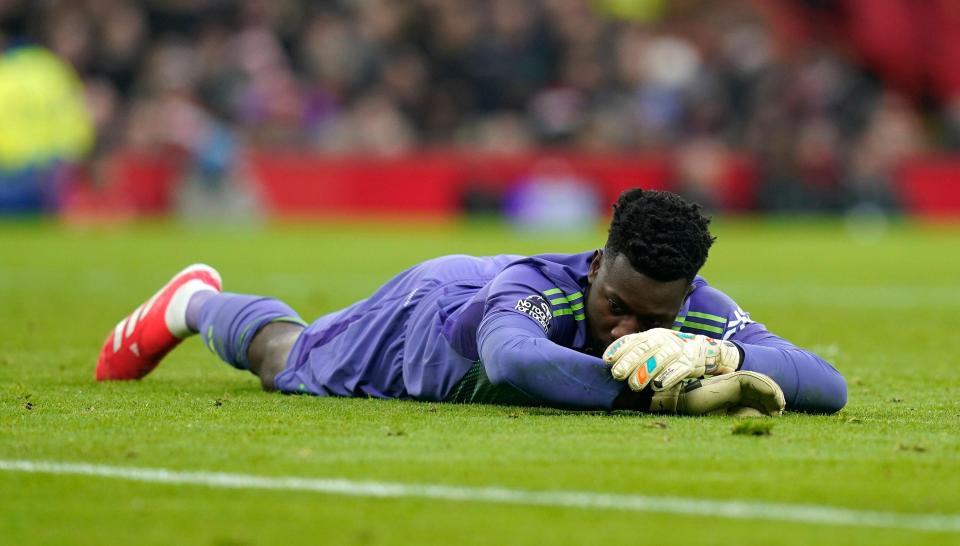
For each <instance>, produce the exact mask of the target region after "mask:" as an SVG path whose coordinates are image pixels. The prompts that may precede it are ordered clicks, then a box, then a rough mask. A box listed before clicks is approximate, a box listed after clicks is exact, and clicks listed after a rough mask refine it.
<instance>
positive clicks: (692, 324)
mask: <svg viewBox="0 0 960 546" xmlns="http://www.w3.org/2000/svg"><path fill="white" fill-rule="evenodd" d="M677 322H678V323H680V324H679V326H678V325H674V326H673V329H674V330H680V329H681V328H691V329H694V330H703V331H704V332H712V333H714V334H722V333H723V328H721V327H719V326H713V325H711V324H704V323H702V322H696V321H692V320H687V319H686V317H678V318H677ZM724 322H725V321H724Z"/></svg>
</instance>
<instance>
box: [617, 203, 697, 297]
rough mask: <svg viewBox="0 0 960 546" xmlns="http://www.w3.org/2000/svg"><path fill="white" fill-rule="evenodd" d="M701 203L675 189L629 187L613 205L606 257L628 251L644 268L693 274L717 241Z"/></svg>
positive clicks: (666, 275) (664, 277) (659, 275)
mask: <svg viewBox="0 0 960 546" xmlns="http://www.w3.org/2000/svg"><path fill="white" fill-rule="evenodd" d="M701 211H702V209H701V208H700V205H698V204H696V203H690V202H688V201H686V200H684V199H683V198H682V197H680V196H679V195H677V194H675V193H670V192H667V191H654V190H647V191H644V190H642V189H640V188H635V189H631V190H627V191H625V192H623V193H622V194H620V198H619V199H617V202H616V203H615V204H614V205H613V220H611V221H610V232H609V235H608V236H607V244H606V246H605V248H604V253H605V256H606V258H608V259H613V258H614V257H616V255H617V254H623V255H624V256H626V257H627V259H628V260H629V261H630V265H632V266H633V268H634V269H636V270H637V271H638V272H639V273H642V274H643V275H646V276H647V277H650V278H651V279H654V280H657V281H661V282H670V281H675V280H677V279H687V280H688V281H690V280H693V278H694V277H695V276H696V275H697V271H699V270H700V268H701V267H703V264H704V263H705V262H706V261H707V253H708V252H709V250H710V246H711V245H712V244H713V241H714V237H713V236H712V235H710V230H709V229H708V226H709V225H710V219H709V218H707V217H705V216H704V215H703V214H702V213H701Z"/></svg>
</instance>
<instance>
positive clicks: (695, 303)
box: [681, 286, 847, 413]
mask: <svg viewBox="0 0 960 546" xmlns="http://www.w3.org/2000/svg"><path fill="white" fill-rule="evenodd" d="M688 309H689V310H688V312H687V314H686V316H685V317H682V318H681V319H682V330H683V331H685V332H690V333H695V334H706V335H709V336H711V337H718V338H719V337H721V336H722V337H723V338H724V339H727V340H729V341H732V342H733V343H734V344H736V345H737V346H738V347H739V348H740V349H741V351H742V353H743V355H742V361H741V363H740V367H739V369H740V370H745V371H754V372H759V373H762V374H764V375H767V376H769V377H771V378H773V380H774V381H776V382H777V384H778V385H780V388H781V389H783V393H784V395H785V396H786V401H787V409H788V410H790V411H803V412H810V413H835V412H837V411H840V409H842V408H843V406H844V405H846V403H847V383H846V381H845V380H844V379H843V376H842V375H840V373H839V372H837V370H835V369H834V368H833V366H831V365H830V364H829V363H827V361H825V360H824V359H822V358H820V357H819V356H817V355H816V354H814V353H813V352H811V351H807V350H805V349H801V348H799V347H797V346H795V345H793V344H792V343H790V342H789V341H787V340H785V339H783V338H781V337H778V336H776V335H774V334H772V333H770V332H769V331H767V329H766V327H765V326H764V325H762V324H759V323H757V322H754V321H753V320H751V319H750V316H749V314H748V313H745V312H743V310H741V309H740V307H738V306H737V304H736V303H735V302H734V301H733V300H732V299H731V298H730V297H729V296H727V295H726V294H724V293H723V292H721V291H719V290H717V289H715V288H713V287H710V286H700V287H698V288H697V289H696V290H695V291H694V293H693V294H692V295H691V296H690V305H689V307H688ZM716 319H719V320H720V321H723V322H717V320H716Z"/></svg>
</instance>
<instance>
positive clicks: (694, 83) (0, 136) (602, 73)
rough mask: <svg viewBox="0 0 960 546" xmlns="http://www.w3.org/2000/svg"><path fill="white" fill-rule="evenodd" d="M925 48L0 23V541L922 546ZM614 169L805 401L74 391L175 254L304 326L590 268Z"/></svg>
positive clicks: (379, 6) (372, 14) (673, 6)
mask: <svg viewBox="0 0 960 546" xmlns="http://www.w3.org/2000/svg"><path fill="white" fill-rule="evenodd" d="M958 57H960V2H958V1H956V0H836V1H833V2H831V1H827V0H806V1H798V0H755V1H747V0H713V1H706V0H704V1H697V2H694V1H691V0H674V1H670V2H660V1H655V0H596V1H588V0H541V1H538V2H521V1H520V0H514V1H506V0H500V1H495V0H490V1H479V0H477V1H464V0H406V1H394V2H391V1H385V0H353V1H347V0H342V1H339V2H333V1H327V2H320V1H317V2H306V1H303V2H291V1H284V0H274V1H269V0H261V1H234V2H226V1H211V0H151V1H147V2H136V1H120V0H21V1H17V0H0V211H2V212H0V491H2V492H3V494H0V537H2V538H0V543H2V544H8V543H9V544H53V545H62V544H91V545H102V544H158V545H167V544H197V545H202V546H211V545H220V546H224V545H238V546H239V545H253V544H276V543H282V544H294V543H296V544H299V543H304V542H309V543H313V542H322V543H326V544H344V545H347V544H349V545H355V544H362V545H372V544H439V545H444V546H446V545H449V544H452V543H455V544H477V545H483V546H487V545H489V544H537V545H543V544H604V545H616V544H629V545H631V546H635V545H636V544H637V543H638V542H640V541H645V542H651V539H652V540H655V541H656V540H660V541H663V540H667V541H669V542H671V543H676V544H704V545H707V544H739V545H741V546H747V545H752V544H758V545H763V546H771V545H789V546H808V545H810V544H865V545H867V544H868V545H871V546H876V545H886V544H928V545H930V546H944V545H946V544H956V543H957V540H956V539H957V536H960V495H957V494H956V492H957V491H960V435H958V434H957V422H958V418H960V402H958V401H960V375H958V374H957V373H956V368H957V359H956V357H955V356H954V355H957V354H960V335H958V334H957V332H958V331H960V319H958V314H957V309H958V308H960V289H958V288H960V285H958V277H957V273H956V272H957V271H960V252H956V251H955V250H954V249H957V248H960V223H958V222H956V219H957V218H958V216H960V185H958V183H957V180H958V179H960V167H958V164H960V157H958V156H957V147H958V146H960V130H958V119H960V117H958V116H960V106H958V105H960V101H958V100H957V98H956V97H958V96H960V95H958V94H957V89H958V87H957V85H958V84H957V83H956V82H957V80H958V79H960V71H957V70H956V67H958V66H960V59H958ZM637 184H639V185H642V186H645V187H667V188H672V189H676V190H677V191H680V192H682V193H684V194H686V195H689V196H691V197H694V198H696V199H697V200H700V201H702V202H704V203H705V204H706V205H708V206H709V208H710V209H711V211H712V212H714V213H715V221H714V222H713V224H712V225H711V230H712V231H713V233H714V234H716V235H717V237H718V241H717V244H716V245H715V246H714V247H713V248H712V249H711V255H710V259H709V261H708V263H707V265H706V267H705V269H704V276H705V277H706V278H708V279H709V280H710V282H711V283H712V284H713V285H714V286H717V287H719V288H722V289H723V290H724V292H725V293H727V294H729V295H730V296H731V297H733V298H734V299H735V300H736V301H737V303H738V304H739V305H741V306H742V307H743V309H745V310H747V311H749V312H750V313H751V316H752V317H753V318H754V319H756V320H758V321H761V322H763V323H764V324H766V325H767V326H768V327H769V328H770V330H771V331H774V332H776V333H778V334H780V335H783V336H784V337H785V338H787V339H789V340H791V341H792V342H795V343H796V344H797V345H798V346H801V347H804V348H807V349H810V350H812V351H814V352H816V353H817V354H820V355H821V356H823V357H824V358H826V359H827V360H828V361H830V362H831V363H832V364H834V365H835V366H836V368H837V369H838V370H839V371H840V372H841V373H842V374H843V375H844V377H845V378H846V379H847V385H848V394H849V396H848V404H847V406H846V407H845V408H844V409H843V410H842V411H841V412H839V413H838V414H835V415H806V414H797V413H793V412H788V413H787V414H785V415H784V416H783V417H781V418H779V419H776V420H765V421H763V422H760V423H759V425H758V427H767V428H766V432H768V433H769V434H766V435H755V433H753V432H750V428H749V426H747V427H744V425H749V424H750V423H751V422H750V421H746V422H744V421H741V420H738V419H736V418H732V417H722V416H715V417H705V418H690V417H686V416H669V415H649V414H641V413H632V412H619V413H614V414H607V413H590V412H586V413H574V412H562V411H559V410H550V409H547V408H519V407H507V406H487V405H479V404H471V405H457V404H432V403H420V402H413V401H384V400H370V399H341V398H315V397H302V396H281V395H278V394H275V393H264V392H262V391H261V389H260V386H259V384H258V382H257V381H256V380H255V379H254V378H253V377H252V376H250V375H249V374H246V373H238V372H237V371H236V370H234V369H233V368H231V367H230V366H226V365H223V364H221V363H218V362H217V359H216V358H214V357H213V356H211V354H210V353H209V351H208V350H207V348H206V347H204V346H203V343H202V342H201V341H200V340H199V339H191V340H188V341H186V342H185V343H183V344H182V345H181V346H180V347H178V348H177V349H176V351H175V352H173V353H172V354H170V355H169V356H168V357H167V358H166V359H165V360H164V362H163V365H162V366H160V367H159V368H158V369H157V370H156V371H155V372H153V373H152V374H151V375H150V376H149V377H148V378H147V379H146V380H144V381H136V382H103V383H98V382H96V381H94V378H93V367H94V361H95V359H96V355H97V352H98V351H99V349H100V347H101V343H102V342H103V340H104V336H105V334H107V332H110V331H112V328H114V327H115V325H116V324H117V322H116V321H117V320H118V319H119V318H120V317H123V316H125V315H127V314H128V313H130V312H131V310H132V309H133V306H134V305H136V304H137V303H138V302H141V301H143V298H144V297H145V296H147V295H148V294H151V293H153V292H154V291H155V290H156V288H157V287H158V286H160V285H161V284H162V283H164V282H165V281H166V280H167V279H168V278H169V276H170V275H171V274H172V273H173V272H174V271H177V270H178V269H180V268H181V267H182V266H184V265H186V264H189V263H194V262H197V261H203V262H205V263H209V264H212V265H214V266H216V267H217V268H218V270H219V271H220V272H221V273H222V274H223V278H224V279H225V282H226V286H227V289H228V290H230V291H234V292H238V293H248V294H264V295H270V296H274V297H277V298H279V299H281V300H283V301H285V302H287V303H289V304H290V305H291V306H292V307H293V308H294V309H296V310H297V311H298V312H299V313H300V314H301V315H302V316H303V317H304V318H306V319H308V320H309V319H314V318H316V317H318V316H321V315H323V314H324V313H327V312H330V311H333V310H336V309H339V308H342V307H344V306H346V305H349V304H351V303H353V302H355V301H357V300H359V299H361V298H364V297H367V296H368V295H369V294H370V293H372V292H373V291H374V290H375V289H376V287H377V286H379V285H381V284H382V283H383V282H385V281H386V280H387V279H389V278H391V276H393V275H395V274H396V273H397V272H398V271H400V270H402V269H404V268H406V267H409V266H410V265H412V264H415V263H418V262H420V261H423V260H426V259H429V258H432V257H436V256H439V255H444V254H452V253H466V254H474V255H488V254H499V253H505V252H507V253H516V254H535V253H542V252H580V251H584V250H586V249H590V248H595V247H596V245H597V244H599V243H601V242H602V241H603V240H604V239H603V238H604V231H603V230H604V229H605V222H604V216H605V214H606V213H608V212H609V209H608V208H607V205H608V204H609V202H610V201H612V199H613V197H614V196H615V195H616V193H617V192H618V191H619V190H620V189H622V188H624V187H627V186H633V185H637ZM491 213H493V214H491ZM24 216H26V218H23V217H24ZM304 217H306V218H307V219H308V221H303V218H304ZM503 217H508V218H510V219H511V220H512V221H503V220H502V218H503ZM931 220H934V221H931ZM943 220H946V221H943ZM517 225H521V226H523V227H525V228H529V229H517V228H516V226H517ZM537 228H539V229H537ZM738 430H739V432H738ZM754 430H756V431H757V432H761V433H762V432H763V430H760V429H754ZM61 463H65V464H67V465H68V466H69V468H71V469H73V470H65V469H64V467H62V466H58V465H61ZM51 465H52V466H51ZM77 465H79V466H80V467H82V468H85V469H87V470H91V469H92V471H93V473H94V474H95V475H90V474H84V473H83V471H82V470H77V468H78V466H77ZM25 468H27V469H30V468H32V469H33V470H35V471H24V469H25ZM51 468H60V470H59V471H57V470H50V469H51ZM44 469H46V470H44ZM57 472H63V473H59V474H58V473H57ZM97 473H99V474H97ZM111 473H112V474H111ZM130 473H132V474H137V475H143V474H147V475H153V476H161V477H163V479H164V480H165V481H163V482H151V483H147V482H140V481H136V480H135V479H131V480H127V479H118V478H116V476H122V475H131V474H130ZM196 473H225V475H228V476H234V477H237V476H239V477H241V478H242V479H246V480H252V481H257V480H261V479H265V480H271V481H273V482H274V483H275V482H276V480H277V479H281V478H283V479H286V477H290V480H289V481H290V482H296V483H303V481H304V480H306V481H309V482H311V483H313V481H314V480H320V481H323V482H324V483H328V482H332V483H334V484H341V485H343V484H344V483H347V484H348V485H347V487H348V489H347V490H340V489H338V490H337V491H339V492H341V493H347V494H346V495H340V494H328V493H322V492H310V491H301V490H290V489H284V488H280V489H277V490H272V491H271V490H261V489H250V488H236V489H217V488H208V487H206V486H203V485H200V484H198V483H197V482H196V481H193V482H190V481H189V480H188V481H187V482H177V480H179V479H181V478H183V477H184V476H188V477H189V476H194V477H196V475H197V474H196ZM110 475H113V476H115V477H114V478H109V477H107V476H110ZM218 475H219V474H218ZM342 480H346V482H343V481H342ZM281 481H283V480H281ZM191 483H192V484H191ZM364 484H366V485H368V486H369V485H371V484H372V485H373V486H374V487H375V488H376V489H378V490H380V489H381V486H382V485H383V484H386V485H387V486H388V487H390V486H391V484H394V485H395V484H400V486H401V487H402V488H404V489H405V490H407V491H409V490H410V488H411V487H412V488H413V489H414V490H418V491H422V490H423V488H428V489H429V488H431V487H433V486H442V487H453V488H455V489H456V490H457V491H461V492H463V491H465V493H464V494H463V495H461V496H460V497H458V498H457V499H456V500H443V499H439V498H424V497H420V496H416V495H413V496H400V497H396V498H379V497H375V496H365V495H366V493H363V492H362V491H360V490H357V489H354V490H353V492H354V493H360V496H351V490H350V489H349V488H350V487H358V488H361V489H362V488H363V486H364ZM491 487H492V488H494V492H495V496H497V497H498V498H500V499H501V500H509V499H504V498H503V497H502V495H503V491H507V492H508V494H512V495H515V497H514V498H515V500H516V498H518V497H519V498H526V499H528V500H529V499H530V498H531V497H530V495H534V496H536V497H537V498H541V499H542V498H545V497H549V499H550V502H553V501H556V500H557V499H559V502H561V503H562V502H563V499H566V498H568V497H567V496H566V494H567V493H564V492H574V493H575V494H577V495H579V494H580V493H583V494H584V495H585V496H587V497H590V498H593V499H598V498H599V499H604V500H603V501H602V506H603V507H602V508H601V507H596V506H594V507H592V508H591V507H590V506H584V505H580V506H575V505H570V506H564V507H561V506H557V505H556V504H550V502H548V503H547V505H541V504H537V503H528V502H526V501H523V502H517V503H513V504H510V503H506V504H503V503H498V502H487V501H484V500H482V499H481V498H480V497H478V491H479V492H482V491H489V489H488V488H491ZM366 490H367V491H369V489H366ZM497 492H499V493H497ZM510 492H512V493H510ZM558 493H559V494H558ZM610 495H614V496H616V495H626V496H627V500H629V502H630V503H633V504H632V505H631V506H632V508H631V507H629V506H627V507H624V508H625V509H623V510H621V509H620V507H618V506H613V505H612V504H610V503H613V502H615V501H612V500H611V497H610ZM617 498H622V497H617ZM624 502H627V501H624ZM637 502H639V503H640V505H639V506H638V505H637V504H636V503H637ZM678 502H679V503H680V504H681V505H682V506H678V504H677V503H678ZM691 508H692V509H691Z"/></svg>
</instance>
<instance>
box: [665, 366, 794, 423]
mask: <svg viewBox="0 0 960 546" xmlns="http://www.w3.org/2000/svg"><path fill="white" fill-rule="evenodd" d="M785 406H786V402H785V400H784V397H783V391H782V390H780V386H779V385H777V384H776V382H774V381H773V379H770V378H769V377H767V376H766V375H763V374H761V373H756V372H733V373H730V374H725V375H721V376H717V377H711V378H709V379H703V380H698V381H693V382H691V383H688V384H686V385H675V386H674V387H672V388H670V389H666V390H662V391H659V392H656V393H654V395H653V398H652V399H651V400H650V407H649V410H648V411H650V412H652V413H676V414H680V415H711V414H712V415H738V416H741V417H748V416H763V415H767V416H777V415H780V414H781V413H783V408H784V407H785Z"/></svg>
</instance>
